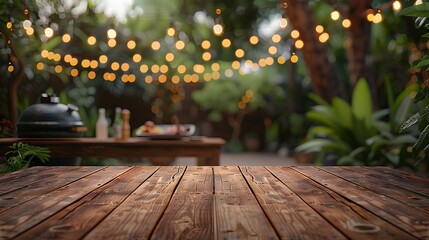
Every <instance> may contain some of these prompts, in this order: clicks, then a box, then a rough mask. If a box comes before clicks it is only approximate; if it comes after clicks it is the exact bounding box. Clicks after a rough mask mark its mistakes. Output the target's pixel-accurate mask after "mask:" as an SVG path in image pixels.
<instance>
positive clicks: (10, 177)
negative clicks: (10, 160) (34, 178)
mask: <svg viewBox="0 0 429 240" xmlns="http://www.w3.org/2000/svg"><path fill="white" fill-rule="evenodd" d="M47 170H49V168H46V167H31V168H25V169H21V170H18V171H15V172H10V173H7V174H2V175H0V184H7V183H8V182H10V181H14V180H16V179H18V178H22V177H24V178H27V177H28V176H29V175H33V174H39V173H40V172H42V171H47Z"/></svg>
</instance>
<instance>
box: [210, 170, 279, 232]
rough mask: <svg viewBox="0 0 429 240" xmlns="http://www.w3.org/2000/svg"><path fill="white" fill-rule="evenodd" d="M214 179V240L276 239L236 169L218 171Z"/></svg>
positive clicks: (272, 229) (269, 224) (262, 212)
mask: <svg viewBox="0 0 429 240" xmlns="http://www.w3.org/2000/svg"><path fill="white" fill-rule="evenodd" d="M214 170H215V172H214V174H215V175H214V176H215V202H214V209H215V219H216V226H217V229H216V238H217V239H278V238H279V237H278V235H277V233H276V232H275V230H274V228H273V227H272V226H271V223H270V222H269V220H268V219H267V217H266V216H265V213H264V211H263V210H262V208H261V206H260V205H259V203H258V201H257V199H256V198H255V196H254V195H253V193H252V192H251V190H250V189H249V187H248V185H247V183H246V180H245V179H244V177H243V175H242V173H241V172H240V169H238V167H233V166H230V167H218V168H215V169H214Z"/></svg>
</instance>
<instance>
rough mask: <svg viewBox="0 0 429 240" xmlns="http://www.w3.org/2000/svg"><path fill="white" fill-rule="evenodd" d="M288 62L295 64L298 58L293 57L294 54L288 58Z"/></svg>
mask: <svg viewBox="0 0 429 240" xmlns="http://www.w3.org/2000/svg"><path fill="white" fill-rule="evenodd" d="M290 61H291V62H292V63H297V62H298V56H297V55H295V53H294V54H293V55H292V56H291V57H290Z"/></svg>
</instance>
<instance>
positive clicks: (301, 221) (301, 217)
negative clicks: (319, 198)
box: [241, 167, 346, 239]
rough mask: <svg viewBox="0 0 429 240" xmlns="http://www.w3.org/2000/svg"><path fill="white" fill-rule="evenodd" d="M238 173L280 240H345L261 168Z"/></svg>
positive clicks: (295, 195) (251, 168)
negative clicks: (244, 180)
mask: <svg viewBox="0 0 429 240" xmlns="http://www.w3.org/2000/svg"><path fill="white" fill-rule="evenodd" d="M241 171H242V172H243V175H244V176H245V178H246V180H247V182H248V184H249V185H250V187H251V188H252V190H253V192H254V194H255V195H256V197H257V199H258V201H259V203H260V204H261V206H262V208H263V209H264V211H265V213H266V215H267V216H268V217H269V219H270V221H271V223H272V224H273V226H274V227H275V229H276V230H277V232H278V234H279V235H280V237H281V238H282V239H346V237H345V236H344V235H343V234H342V233H340V232H339V231H338V230H337V229H336V228H335V227H334V226H332V225H331V224H330V223H329V222H327V221H326V220H325V219H323V217H322V216H320V215H319V214H318V213H317V212H316V211H315V210H313V209H312V208H311V207H310V206H308V205H307V204H306V203H305V202H304V201H303V200H302V199H301V198H300V196H298V195H297V194H295V193H294V192H293V191H291V190H290V189H289V188H288V187H286V186H285V185H284V184H283V183H282V182H281V181H279V180H278V179H277V178H275V177H274V176H273V175H272V174H271V173H270V172H269V171H267V169H265V168H264V167H241Z"/></svg>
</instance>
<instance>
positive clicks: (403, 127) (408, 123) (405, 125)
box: [399, 113, 420, 132]
mask: <svg viewBox="0 0 429 240" xmlns="http://www.w3.org/2000/svg"><path fill="white" fill-rule="evenodd" d="M419 119H420V113H416V114H414V115H413V116H411V117H410V118H408V120H407V121H405V122H404V123H403V124H402V125H401V127H400V128H399V132H403V131H404V130H406V129H407V128H409V127H411V126H412V125H414V124H416V123H417V122H418V121H419Z"/></svg>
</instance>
